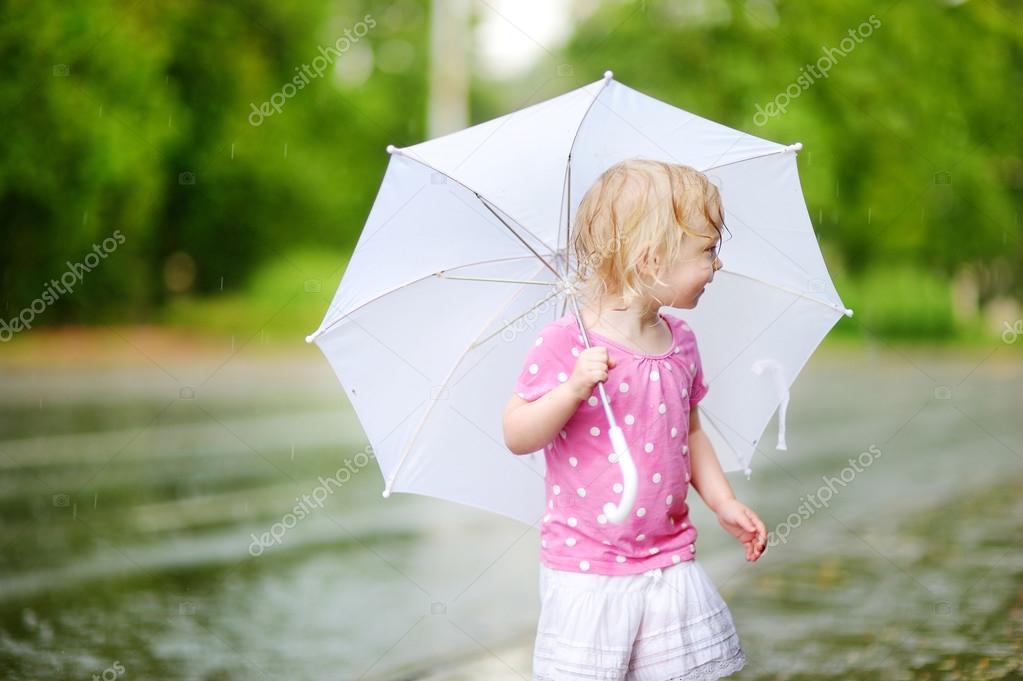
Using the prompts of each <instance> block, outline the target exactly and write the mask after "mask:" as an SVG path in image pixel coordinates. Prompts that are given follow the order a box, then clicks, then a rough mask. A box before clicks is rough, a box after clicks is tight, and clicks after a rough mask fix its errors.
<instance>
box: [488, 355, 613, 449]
mask: <svg viewBox="0 0 1023 681" xmlns="http://www.w3.org/2000/svg"><path fill="white" fill-rule="evenodd" d="M615 364H616V362H615V360H614V358H611V357H609V356H608V353H607V348H605V347H603V346H599V345H598V346H594V347H591V348H586V349H585V350H583V351H582V352H580V353H579V357H577V358H576V361H575V368H573V369H572V375H571V376H570V377H569V378H568V380H567V381H565V382H564V383H561V384H559V385H558V386H557V387H555V388H552V389H551V390H549V391H548V392H547V393H546V394H544V395H541V396H540V397H538V398H536V399H535V400H533V401H532V402H529V401H527V400H524V399H522V398H521V397H519V396H518V395H512V398H511V400H510V401H509V402H508V406H507V407H505V409H504V444H505V446H506V447H508V449H509V450H511V452H512V453H513V454H530V453H532V452H535V451H537V450H539V449H543V448H544V447H545V446H547V444H548V443H549V442H550V441H551V440H553V439H554V438H555V437H557V435H558V431H560V430H561V429H562V428H563V427H564V425H565V424H566V423H568V420H569V419H570V418H572V415H573V414H575V411H576V409H578V408H579V403H580V402H582V401H583V400H585V399H587V398H588V397H589V396H590V393H591V392H593V386H595V385H596V384H597V383H598V382H599V381H606V380H607V374H608V370H609V368H613V367H614V366H615Z"/></svg>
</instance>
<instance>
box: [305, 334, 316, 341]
mask: <svg viewBox="0 0 1023 681" xmlns="http://www.w3.org/2000/svg"><path fill="white" fill-rule="evenodd" d="M315 339H316V334H315V333H311V334H309V335H308V336H306V337H305V342H306V343H312V342H313V341H314V340H315Z"/></svg>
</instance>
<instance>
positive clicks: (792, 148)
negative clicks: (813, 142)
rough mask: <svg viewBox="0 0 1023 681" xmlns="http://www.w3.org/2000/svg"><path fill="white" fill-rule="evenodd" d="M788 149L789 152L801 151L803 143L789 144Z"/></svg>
mask: <svg viewBox="0 0 1023 681" xmlns="http://www.w3.org/2000/svg"><path fill="white" fill-rule="evenodd" d="M788 149H789V150H790V151H802V150H803V143H802V142H796V143H795V144H790V145H789V146H788Z"/></svg>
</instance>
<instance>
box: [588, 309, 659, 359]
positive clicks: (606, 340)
mask: <svg viewBox="0 0 1023 681" xmlns="http://www.w3.org/2000/svg"><path fill="white" fill-rule="evenodd" d="M657 316H658V317H660V318H661V319H663V320H664V323H665V324H667V325H668V331H669V333H671V347H669V348H668V351H667V352H662V353H660V354H656V355H652V354H650V353H647V352H640V351H639V350H636V349H635V348H630V347H629V346H628V345H623V344H622V343H619V342H618V341H616V340H613V339H611V338H608V337H607V336H604V335H602V334H599V333H597V332H596V331H591V330H589V329H586V335H587V336H589V337H591V338H599V339H600V340H601V341H603V342H604V343H607V344H608V345H613V346H614V347H616V348H618V349H619V350H624V351H625V352H630V353H632V354H633V355H637V356H639V357H645V358H647V359H664V358H665V357H668V356H669V355H671V353H673V352H675V348H676V347H677V346H678V338H676V337H675V326H674V325H673V324H672V323H671V322H670V321H668V318H667V317H665V316H664V314H663V313H661V312H658V313H657Z"/></svg>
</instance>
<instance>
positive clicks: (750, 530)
mask: <svg viewBox="0 0 1023 681" xmlns="http://www.w3.org/2000/svg"><path fill="white" fill-rule="evenodd" d="M689 460H690V464H691V467H692V469H693V474H692V483H693V487H695V488H696V491H697V492H699V493H700V497H701V498H702V499H703V501H704V503H706V504H707V506H708V507H709V508H710V510H712V511H714V513H715V514H717V517H718V523H720V525H721V527H723V528H724V529H725V530H726V531H727V532H728V533H729V534H731V535H732V536H733V537H735V538H736V539H738V540H739V541H740V542H742V543H743V544H744V545H745V546H746V560H748V561H755V560H757V559H758V558H760V556H761V555H762V554H763V553H764V550H765V549H766V548H767V528H766V527H765V526H764V523H763V521H762V520H760V518H759V517H758V516H757V514H756V513H754V512H753V510H752V509H751V508H750V507H749V506H747V505H746V504H744V503H742V502H741V501H739V500H738V499H736V498H735V493H734V492H732V486H731V485H729V484H728V479H727V478H726V477H725V473H724V471H723V470H722V469H721V463H720V462H719V461H718V456H717V453H716V452H715V451H714V445H712V444H711V443H710V438H708V437H707V434H706V433H705V432H703V428H702V427H701V426H700V414H699V412H697V410H696V407H693V408H692V409H691V410H690V412H689Z"/></svg>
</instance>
